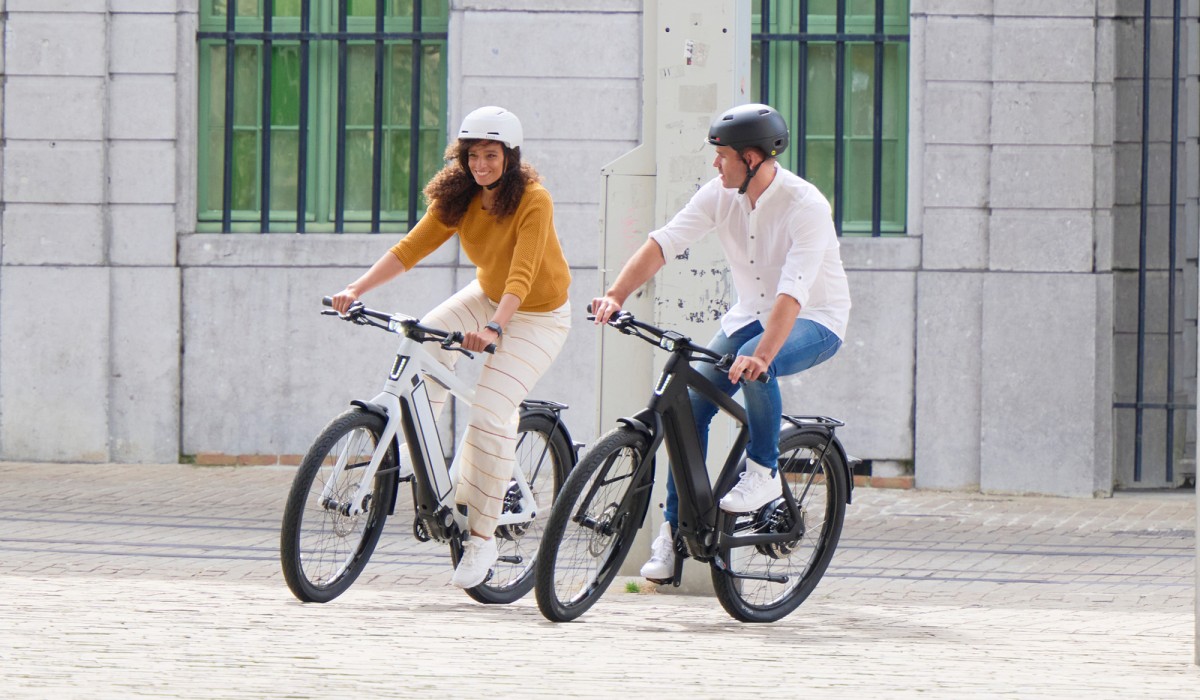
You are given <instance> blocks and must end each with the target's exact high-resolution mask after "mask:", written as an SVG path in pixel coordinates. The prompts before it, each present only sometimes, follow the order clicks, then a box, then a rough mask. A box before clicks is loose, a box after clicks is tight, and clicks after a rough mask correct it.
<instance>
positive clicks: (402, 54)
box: [387, 43, 441, 124]
mask: <svg viewBox="0 0 1200 700" xmlns="http://www.w3.org/2000/svg"><path fill="white" fill-rule="evenodd" d="M388 51H389V52H390V57H389V58H390V65H389V74H388V81H387V82H388V85H389V86H390V88H391V97H390V99H389V100H388V109H387V122H388V124H408V121H409V119H410V117H411V115H412V44H409V43H403V44H393V45H392V46H390V47H389V48H388ZM439 118H441V117H440V115H439Z"/></svg>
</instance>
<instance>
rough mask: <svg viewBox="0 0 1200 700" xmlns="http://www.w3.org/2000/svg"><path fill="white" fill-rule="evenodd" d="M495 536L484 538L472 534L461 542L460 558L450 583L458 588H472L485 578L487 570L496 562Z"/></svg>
mask: <svg viewBox="0 0 1200 700" xmlns="http://www.w3.org/2000/svg"><path fill="white" fill-rule="evenodd" d="M496 556H497V555H496V538H495V537H493V538H492V539H490V540H485V539H483V538H482V537H475V536H474V535H472V536H471V537H470V538H469V539H468V540H467V541H466V542H464V543H463V555H462V559H460V560H459V562H458V568H456V569H455V570H454V576H453V577H451V579H450V583H453V584H454V585H455V586H458V587H459V588H474V587H476V586H478V585H479V584H481V583H483V582H484V581H485V580H487V575H488V571H490V570H491V568H492V564H495V563H496Z"/></svg>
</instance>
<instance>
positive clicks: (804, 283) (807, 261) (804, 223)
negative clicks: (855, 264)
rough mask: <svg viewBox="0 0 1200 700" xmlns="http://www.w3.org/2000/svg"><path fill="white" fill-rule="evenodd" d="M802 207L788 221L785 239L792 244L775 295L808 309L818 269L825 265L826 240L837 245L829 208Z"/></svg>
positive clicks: (827, 243) (827, 244) (827, 242)
mask: <svg viewBox="0 0 1200 700" xmlns="http://www.w3.org/2000/svg"><path fill="white" fill-rule="evenodd" d="M824 208H825V211H824V212H821V211H818V210H819V209H821V207H811V208H805V209H802V210H800V211H797V212H796V213H795V214H794V215H793V217H792V220H791V221H790V222H789V229H790V230H789V232H788V237H789V239H790V240H791V245H790V247H789V248H788V252H787V258H786V260H785V261H784V263H783V269H782V270H780V275H779V286H778V288H777V289H776V290H775V293H776V295H779V294H786V295H788V296H790V297H792V298H793V299H795V300H796V301H798V302H800V308H802V309H803V308H805V307H807V306H808V297H809V294H810V292H811V291H812V286H813V284H814V283H816V281H817V276H818V275H819V274H820V271H821V266H822V265H823V264H824V262H825V250H826V248H828V247H829V241H834V242H835V243H834V245H836V241H837V233H836V231H835V230H834V228H833V219H832V218H831V217H830V215H829V211H828V207H827V206H826V207H824Z"/></svg>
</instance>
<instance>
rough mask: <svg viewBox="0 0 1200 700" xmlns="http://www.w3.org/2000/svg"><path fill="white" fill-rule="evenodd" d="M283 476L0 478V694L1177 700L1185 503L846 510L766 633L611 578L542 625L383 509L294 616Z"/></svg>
mask: <svg viewBox="0 0 1200 700" xmlns="http://www.w3.org/2000/svg"><path fill="white" fill-rule="evenodd" d="M291 473H292V472H291V469H289V468H283V467H237V468H228V467H194V466H182V465H160V466H129V465H50V464H39V465H30V464H15V463H0V484H3V493H4V495H5V498H4V502H3V504H0V526H2V527H0V553H2V556H0V688H2V689H3V693H4V696H5V697H6V698H45V697H66V698H72V697H79V698H116V697H120V698H127V697H178V698H268V697H270V698H276V697H289V698H301V697H347V698H355V697H427V696H430V695H431V694H433V693H435V692H436V693H440V694H443V695H448V694H454V695H462V696H471V695H479V696H487V695H485V694H490V695H491V696H496V697H517V696H519V697H521V698H543V697H558V696H561V695H565V694H570V695H574V696H577V697H613V696H617V695H629V694H637V695H651V694H654V695H656V696H657V695H661V696H665V697H679V696H689V697H691V698H730V697H732V698H738V697H761V696H763V695H767V694H769V695H771V696H773V697H785V698H801V697H802V698H810V697H815V698H824V697H830V698H834V697H836V698H847V697H863V696H868V697H888V698H892V697H901V698H903V697H922V698H931V697H932V698H963V697H1012V698H1067V697H1071V698H1075V697H1088V698H1089V699H1091V698H1117V697H1130V696H1133V697H1139V698H1196V697H1200V670H1198V669H1197V667H1195V666H1193V665H1192V663H1191V662H1192V658H1193V649H1194V646H1193V644H1194V630H1195V627H1194V625H1195V618H1194V613H1193V604H1194V600H1195V593H1194V580H1195V579H1194V569H1193V565H1194V552H1195V550H1194V546H1195V544H1194V537H1195V523H1196V515H1195V514H1196V510H1195V501H1194V497H1193V494H1191V493H1183V492H1171V493H1145V494H1129V493H1126V494H1119V495H1118V496H1117V497H1115V498H1111V499H1104V500H1074V499H1055V498H1018V497H994V496H979V495H966V494H946V493H929V492H920V491H892V490H880V489H858V490H856V492H855V501H854V504H853V505H851V506H850V508H849V509H848V516H847V523H846V528H845V532H844V535H843V538H842V544H841V546H840V547H839V549H838V552H837V555H836V556H835V558H834V561H833V565H832V566H831V567H830V570H829V572H828V574H827V575H826V577H825V579H824V580H823V581H822V582H821V584H820V586H818V588H817V590H816V592H815V593H814V594H813V595H812V597H811V598H810V599H809V600H808V601H806V602H805V604H804V605H803V606H801V608H800V609H799V610H797V611H796V612H795V613H793V614H792V615H791V616H789V617H787V618H785V619H784V620H782V621H780V622H778V623H776V624H772V625H744V624H739V623H737V622H734V621H733V620H732V619H731V618H729V617H728V616H727V615H726V614H725V612H724V611H723V610H722V609H721V607H720V605H719V604H718V603H717V602H716V600H715V599H714V598H712V597H709V596H681V595H664V594H662V593H655V592H642V593H631V592H627V591H626V590H625V586H624V584H625V583H627V582H632V581H633V579H626V580H619V581H618V582H617V583H616V584H614V585H613V586H612V588H610V590H609V592H608V593H607V594H606V596H605V598H604V599H603V600H601V601H600V602H599V603H598V604H597V605H596V607H594V608H593V609H592V610H591V611H589V612H588V613H587V614H586V615H584V616H583V617H582V618H580V620H579V621H577V622H575V623H570V624H552V623H550V622H547V621H546V620H545V619H544V618H542V616H541V615H540V613H539V612H538V610H537V607H536V605H535V604H534V602H533V600H532V597H531V596H530V597H528V598H527V599H525V600H522V601H520V602H518V603H516V604H514V605H511V606H503V607H489V606H483V605H479V604H477V603H475V602H473V601H471V600H470V599H469V598H467V597H466V596H464V595H463V594H462V593H461V592H459V591H457V590H456V589H454V588H452V587H450V586H449V585H448V583H447V582H448V579H449V573H450V571H449V558H448V556H447V555H446V553H445V551H444V548H443V547H442V546H440V545H436V544H424V545H423V544H419V543H417V542H416V541H415V540H414V539H413V538H412V537H411V535H410V534H409V530H410V524H409V523H410V522H411V516H409V515H408V514H407V512H402V513H400V514H398V515H397V517H395V518H394V519H393V520H390V521H389V523H388V528H387V531H385V533H384V535H383V540H382V541H381V543H380V547H379V549H378V550H377V552H376V554H375V556H374V557H373V558H372V560H371V563H370V565H369V566H368V567H367V570H366V573H364V575H363V577H362V578H361V579H360V580H359V581H358V582H357V583H356V584H355V585H354V586H353V587H352V588H351V589H350V591H349V592H347V593H346V594H345V595H344V596H342V597H341V598H339V599H337V600H335V601H333V602H331V603H329V604H326V605H302V604H300V603H299V602H297V601H296V600H295V599H294V598H293V597H292V595H291V593H290V592H289V591H288V590H287V587H286V586H285V585H284V583H283V580H282V576H281V574H280V571H279V561H278V539H279V520H280V516H281V512H282V503H283V499H284V496H285V494H286V491H287V488H288V485H289V483H290V480H291ZM402 505H404V507H405V508H408V506H407V504H402ZM408 510H409V512H410V510H411V509H410V508H408Z"/></svg>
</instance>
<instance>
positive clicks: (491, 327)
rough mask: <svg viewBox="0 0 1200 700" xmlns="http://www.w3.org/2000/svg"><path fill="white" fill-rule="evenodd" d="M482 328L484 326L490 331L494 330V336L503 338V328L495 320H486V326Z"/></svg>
mask: <svg viewBox="0 0 1200 700" xmlns="http://www.w3.org/2000/svg"><path fill="white" fill-rule="evenodd" d="M484 328H486V329H488V330H490V331H492V332H494V333H495V334H496V337H497V338H503V337H504V329H503V328H501V327H500V324H499V323H496V322H495V321H488V322H487V325H486V326H484Z"/></svg>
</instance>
